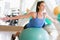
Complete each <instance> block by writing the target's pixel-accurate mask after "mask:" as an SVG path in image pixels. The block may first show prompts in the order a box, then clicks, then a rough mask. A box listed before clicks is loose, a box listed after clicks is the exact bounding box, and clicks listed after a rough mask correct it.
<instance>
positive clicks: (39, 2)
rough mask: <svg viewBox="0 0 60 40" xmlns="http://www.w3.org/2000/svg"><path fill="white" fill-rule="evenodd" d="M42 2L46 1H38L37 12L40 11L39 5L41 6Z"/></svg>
mask: <svg viewBox="0 0 60 40" xmlns="http://www.w3.org/2000/svg"><path fill="white" fill-rule="evenodd" d="M41 3H44V1H38V2H37V6H36V12H38V11H39V8H38V6H40V5H41Z"/></svg>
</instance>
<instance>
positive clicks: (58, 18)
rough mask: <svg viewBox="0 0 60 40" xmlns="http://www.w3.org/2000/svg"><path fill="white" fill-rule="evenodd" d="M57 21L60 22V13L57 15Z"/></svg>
mask: <svg viewBox="0 0 60 40" xmlns="http://www.w3.org/2000/svg"><path fill="white" fill-rule="evenodd" d="M57 20H58V21H59V22H60V13H59V14H58V15H57Z"/></svg>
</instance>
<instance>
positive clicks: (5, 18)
mask: <svg viewBox="0 0 60 40" xmlns="http://www.w3.org/2000/svg"><path fill="white" fill-rule="evenodd" d="M0 20H3V21H8V20H10V17H4V18H0Z"/></svg>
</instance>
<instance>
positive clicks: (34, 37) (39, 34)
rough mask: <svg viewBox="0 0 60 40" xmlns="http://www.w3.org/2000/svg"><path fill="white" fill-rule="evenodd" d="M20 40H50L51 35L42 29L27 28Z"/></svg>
mask: <svg viewBox="0 0 60 40" xmlns="http://www.w3.org/2000/svg"><path fill="white" fill-rule="evenodd" d="M19 40H49V35H48V33H47V31H45V30H44V29H42V28H27V29H25V30H23V31H22V33H21V34H20V35H19Z"/></svg>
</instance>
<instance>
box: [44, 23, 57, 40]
mask: <svg viewBox="0 0 60 40" xmlns="http://www.w3.org/2000/svg"><path fill="white" fill-rule="evenodd" d="M44 29H45V30H46V31H47V32H48V34H49V35H50V39H51V40H57V37H58V31H57V29H56V28H55V26H54V24H53V23H52V24H51V25H46V26H45V27H44Z"/></svg>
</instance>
